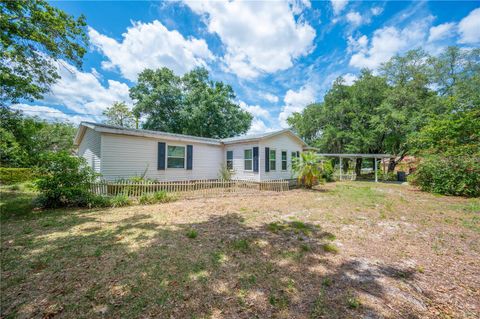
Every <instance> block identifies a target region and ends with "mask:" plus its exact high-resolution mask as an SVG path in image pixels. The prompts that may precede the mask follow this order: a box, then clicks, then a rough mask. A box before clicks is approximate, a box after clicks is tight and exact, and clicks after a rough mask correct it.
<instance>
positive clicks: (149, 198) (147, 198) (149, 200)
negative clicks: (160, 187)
mask: <svg viewBox="0 0 480 319" xmlns="http://www.w3.org/2000/svg"><path fill="white" fill-rule="evenodd" d="M138 202H139V203H140V204H142V205H148V204H155V203H156V202H157V200H156V199H155V196H154V195H153V194H143V195H142V196H140V198H139V199H138Z"/></svg>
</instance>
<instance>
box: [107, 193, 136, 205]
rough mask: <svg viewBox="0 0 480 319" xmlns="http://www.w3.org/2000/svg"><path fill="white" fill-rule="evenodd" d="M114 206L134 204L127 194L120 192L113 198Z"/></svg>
mask: <svg viewBox="0 0 480 319" xmlns="http://www.w3.org/2000/svg"><path fill="white" fill-rule="evenodd" d="M111 203H112V207H124V206H130V205H131V204H132V201H131V199H130V198H129V197H128V196H127V195H125V194H118V195H116V196H113V197H112V199H111Z"/></svg>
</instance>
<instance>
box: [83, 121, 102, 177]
mask: <svg viewBox="0 0 480 319" xmlns="http://www.w3.org/2000/svg"><path fill="white" fill-rule="evenodd" d="M78 156H81V157H83V158H85V160H86V161H87V163H88V165H90V167H92V169H93V170H94V171H95V172H97V173H100V171H101V165H100V160H101V158H102V157H101V136H100V133H99V132H95V131H94V130H92V129H91V128H87V129H86V131H85V135H84V136H83V139H82V142H81V143H80V145H79V146H78Z"/></svg>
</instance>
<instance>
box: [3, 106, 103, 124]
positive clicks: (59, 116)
mask: <svg viewBox="0 0 480 319" xmlns="http://www.w3.org/2000/svg"><path fill="white" fill-rule="evenodd" d="M11 108H12V109H14V110H19V111H22V112H23V113H24V114H26V115H29V116H37V117H39V118H41V119H44V120H47V121H50V122H71V123H73V124H80V122H82V121H95V120H99V119H98V118H97V117H94V116H86V115H74V114H65V113H64V112H62V111H60V110H57V109H55V108H53V107H48V106H43V105H29V104H22V103H20V104H14V105H12V106H11Z"/></svg>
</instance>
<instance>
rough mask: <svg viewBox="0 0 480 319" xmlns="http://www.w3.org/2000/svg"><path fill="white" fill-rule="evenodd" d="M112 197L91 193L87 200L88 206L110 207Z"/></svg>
mask: <svg viewBox="0 0 480 319" xmlns="http://www.w3.org/2000/svg"><path fill="white" fill-rule="evenodd" d="M112 205H113V204H112V199H111V198H110V197H107V196H102V195H91V196H90V198H89V200H88V206H89V207H91V208H94V207H95V208H96V207H98V208H100V207H112Z"/></svg>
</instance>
